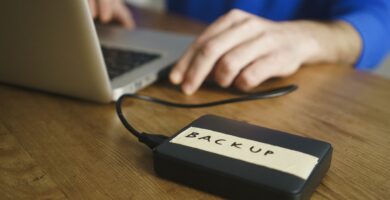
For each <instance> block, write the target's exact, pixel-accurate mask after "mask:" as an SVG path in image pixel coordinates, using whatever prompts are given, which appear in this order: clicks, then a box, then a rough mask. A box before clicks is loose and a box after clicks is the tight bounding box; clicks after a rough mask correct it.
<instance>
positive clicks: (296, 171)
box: [170, 127, 318, 180]
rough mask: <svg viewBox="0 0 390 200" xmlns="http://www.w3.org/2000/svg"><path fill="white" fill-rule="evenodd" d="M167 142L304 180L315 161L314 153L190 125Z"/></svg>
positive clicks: (316, 159) (315, 163) (316, 160)
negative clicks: (310, 153)
mask: <svg viewBox="0 0 390 200" xmlns="http://www.w3.org/2000/svg"><path fill="white" fill-rule="evenodd" d="M170 142H171V143H175V144H180V145H184V146H188V147H192V148H196V149H200V150H203V151H207V152H211V153H215V154H218V155H222V156H226V157H229V158H234V159H238V160H242V161H245V162H249V163H252V164H255V165H260V166H264V167H267V168H270V169H274V170H278V171H282V172H285V173H289V174H292V175H295V176H298V177H300V178H302V179H304V180H306V179H307V178H308V177H309V176H310V174H311V172H312V171H313V169H314V167H315V166H316V165H317V163H318V158H317V157H315V156H312V155H309V154H306V153H302V152H299V151H295V150H291V149H287V148H284V147H280V146H275V145H271V144H266V143H262V142H258V141H254V140H250V139H246V138H240V137H237V136H233V135H228V134H224V133H220V132H216V131H212V130H207V129H203V128H196V127H189V128H188V129H186V130H184V131H183V132H181V133H180V134H178V135H177V136H176V137H174V138H173V139H171V141H170Z"/></svg>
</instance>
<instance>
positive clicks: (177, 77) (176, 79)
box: [170, 72, 181, 85]
mask: <svg viewBox="0 0 390 200" xmlns="http://www.w3.org/2000/svg"><path fill="white" fill-rule="evenodd" d="M170 79H171V82H172V83H173V84H175V85H178V84H180V82H181V81H180V75H179V74H178V73H175V72H173V73H171V75H170Z"/></svg>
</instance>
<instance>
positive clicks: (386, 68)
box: [126, 0, 390, 79]
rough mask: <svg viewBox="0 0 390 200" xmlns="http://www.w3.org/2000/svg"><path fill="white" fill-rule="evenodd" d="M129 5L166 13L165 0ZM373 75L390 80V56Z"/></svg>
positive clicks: (138, 0) (132, 1) (139, 0)
mask: <svg viewBox="0 0 390 200" xmlns="http://www.w3.org/2000/svg"><path fill="white" fill-rule="evenodd" d="M126 1H127V2H128V3H129V4H131V5H134V6H137V7H141V8H146V9H151V10H155V11H164V10H165V5H164V4H165V1H164V0H126ZM372 73H374V74H377V75H380V76H382V77H385V78H389V79H390V55H389V56H387V59H386V60H385V61H384V62H383V63H382V65H381V66H379V67H378V68H377V69H376V70H374V71H372Z"/></svg>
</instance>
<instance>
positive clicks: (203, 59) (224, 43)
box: [182, 19, 261, 94]
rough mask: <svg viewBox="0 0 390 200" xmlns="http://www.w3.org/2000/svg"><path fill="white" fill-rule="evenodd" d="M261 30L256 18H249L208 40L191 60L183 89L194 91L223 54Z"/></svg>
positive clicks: (186, 91) (190, 92) (189, 92)
mask: <svg viewBox="0 0 390 200" xmlns="http://www.w3.org/2000/svg"><path fill="white" fill-rule="evenodd" d="M256 29H257V30H256ZM260 30H261V27H260V25H259V24H258V23H257V22H256V21H255V20H253V19H249V20H245V21H244V22H243V23H241V24H237V25H235V26H234V27H231V28H230V29H228V30H226V31H225V32H223V33H221V34H220V35H217V36H215V37H213V38H212V39H210V40H209V41H207V42H206V43H205V45H204V46H203V47H201V48H200V49H199V50H198V51H197V53H196V55H195V56H194V58H193V61H192V62H191V67H190V68H189V69H188V70H187V72H186V74H185V80H184V83H183V87H182V89H183V91H184V92H185V93H186V94H192V93H194V92H195V91H196V90H197V89H198V88H199V87H200V85H201V84H202V82H203V81H204V79H205V78H206V76H207V75H208V74H209V73H210V71H211V69H212V68H213V67H214V65H215V64H216V62H217V61H218V59H219V58H220V57H221V56H222V55H223V54H225V53H226V52H228V51H229V50H231V49H232V48H234V47H235V46H237V45H239V44H240V43H243V42H245V41H247V40H249V39H251V38H253V37H255V36H256V35H257V34H259V33H260V32H261V31H260Z"/></svg>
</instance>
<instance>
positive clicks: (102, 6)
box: [98, 0, 113, 23]
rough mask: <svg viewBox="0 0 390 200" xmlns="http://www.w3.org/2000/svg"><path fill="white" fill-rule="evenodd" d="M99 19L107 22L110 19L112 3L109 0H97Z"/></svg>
mask: <svg viewBox="0 0 390 200" xmlns="http://www.w3.org/2000/svg"><path fill="white" fill-rule="evenodd" d="M98 5H99V15H100V20H101V21H102V22H103V23H107V22H109V21H110V20H111V19H112V15H113V5H112V2H111V0H98Z"/></svg>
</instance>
